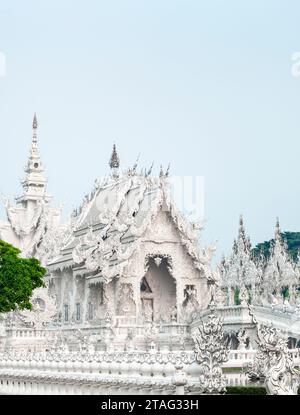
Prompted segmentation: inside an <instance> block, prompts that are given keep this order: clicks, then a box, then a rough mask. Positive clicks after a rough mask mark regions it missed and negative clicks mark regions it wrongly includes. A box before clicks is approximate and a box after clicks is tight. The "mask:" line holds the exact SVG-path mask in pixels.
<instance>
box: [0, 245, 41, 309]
mask: <svg viewBox="0 0 300 415" xmlns="http://www.w3.org/2000/svg"><path fill="white" fill-rule="evenodd" d="M20 253H21V251H20V250H19V249H17V248H15V247H14V246H12V245H10V244H8V243H6V242H4V241H1V240H0V312H9V311H13V310H15V309H16V308H20V309H25V308H27V309H29V310H31V308H32V304H31V303H30V297H31V295H32V291H33V290H34V289H35V288H38V287H43V286H45V284H44V281H43V278H44V275H45V274H46V269H45V268H43V267H41V265H40V263H39V261H38V260H37V259H35V258H21V257H20V256H19V254H20Z"/></svg>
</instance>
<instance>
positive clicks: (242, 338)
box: [237, 329, 248, 350]
mask: <svg viewBox="0 0 300 415" xmlns="http://www.w3.org/2000/svg"><path fill="white" fill-rule="evenodd" d="M237 339H238V342H239V345H238V350H245V349H246V348H247V342H248V336H247V333H246V330H244V329H240V330H239V331H238V334H237Z"/></svg>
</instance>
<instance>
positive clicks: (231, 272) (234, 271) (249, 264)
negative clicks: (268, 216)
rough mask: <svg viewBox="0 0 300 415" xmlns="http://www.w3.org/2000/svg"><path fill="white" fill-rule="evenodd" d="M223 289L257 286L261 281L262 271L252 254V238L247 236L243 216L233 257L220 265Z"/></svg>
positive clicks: (253, 288)
mask: <svg viewBox="0 0 300 415" xmlns="http://www.w3.org/2000/svg"><path fill="white" fill-rule="evenodd" d="M220 271H221V276H222V287H224V288H225V287H228V288H230V287H231V288H238V289H240V290H241V289H242V288H244V287H245V286H251V287H252V295H254V291H255V286H256V285H257V284H258V282H259V281H260V275H261V270H260V269H259V268H258V266H257V265H256V264H255V262H254V261H253V258H252V253H251V242H250V238H249V237H247V236H246V232H245V227H244V221H243V217H242V215H241V216H240V220H239V231H238V238H237V240H234V243H233V250H232V254H231V256H230V257H229V258H228V259H226V260H223V261H222V262H221V264H220Z"/></svg>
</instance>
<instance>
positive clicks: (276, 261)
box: [263, 218, 298, 296]
mask: <svg viewBox="0 0 300 415" xmlns="http://www.w3.org/2000/svg"><path fill="white" fill-rule="evenodd" d="M297 282H298V278H297V273H296V269H295V264H294V263H293V261H292V260H291V257H290V255H289V252H288V249H287V245H286V243H285V241H284V240H283V238H282V235H281V231H280V226H279V220H278V218H277V219H276V225H275V237H274V242H273V243H272V244H271V247H270V258H269V260H268V261H267V264H266V268H265V271H264V276H263V288H264V290H265V291H266V292H267V293H268V294H270V295H271V294H273V293H276V294H277V295H279V296H280V295H281V290H282V289H283V288H284V287H290V288H291V287H292V286H294V285H295V284H297ZM290 295H291V293H290Z"/></svg>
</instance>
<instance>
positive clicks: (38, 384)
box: [0, 349, 300, 394]
mask: <svg viewBox="0 0 300 415" xmlns="http://www.w3.org/2000/svg"><path fill="white" fill-rule="evenodd" d="M255 353H256V351H255V350H232V351H230V353H229V360H228V361H227V362H226V363H225V364H224V365H223V367H224V369H225V371H226V373H225V377H226V381H227V385H230V386H242V385H247V384H248V383H249V382H248V378H247V376H246V374H245V373H244V372H243V371H242V368H243V367H244V366H245V365H246V364H247V363H248V362H251V361H253V359H254V357H255ZM291 353H292V355H293V359H294V361H295V362H297V363H298V362H299V361H300V355H299V350H298V349H295V350H291ZM178 363H181V364H182V365H183V371H184V372H185V373H186V375H187V384H186V386H185V393H187V394H189V393H191V394H193V393H197V390H199V380H198V378H199V375H200V374H201V366H200V365H199V364H198V363H197V362H196V361H195V354H194V352H192V351H187V352H153V353H148V352H118V353H106V352H95V353H93V354H89V353H79V352H74V353H50V352H47V353H14V354H8V353H3V354H0V393H2V394H126V393H127V394H130V393H132V394H172V393H173V394H174V393H176V387H175V383H174V374H175V372H176V369H175V366H176V364H178ZM230 368H235V371H232V372H230ZM237 368H240V370H239V371H237V372H236V369H237Z"/></svg>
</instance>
